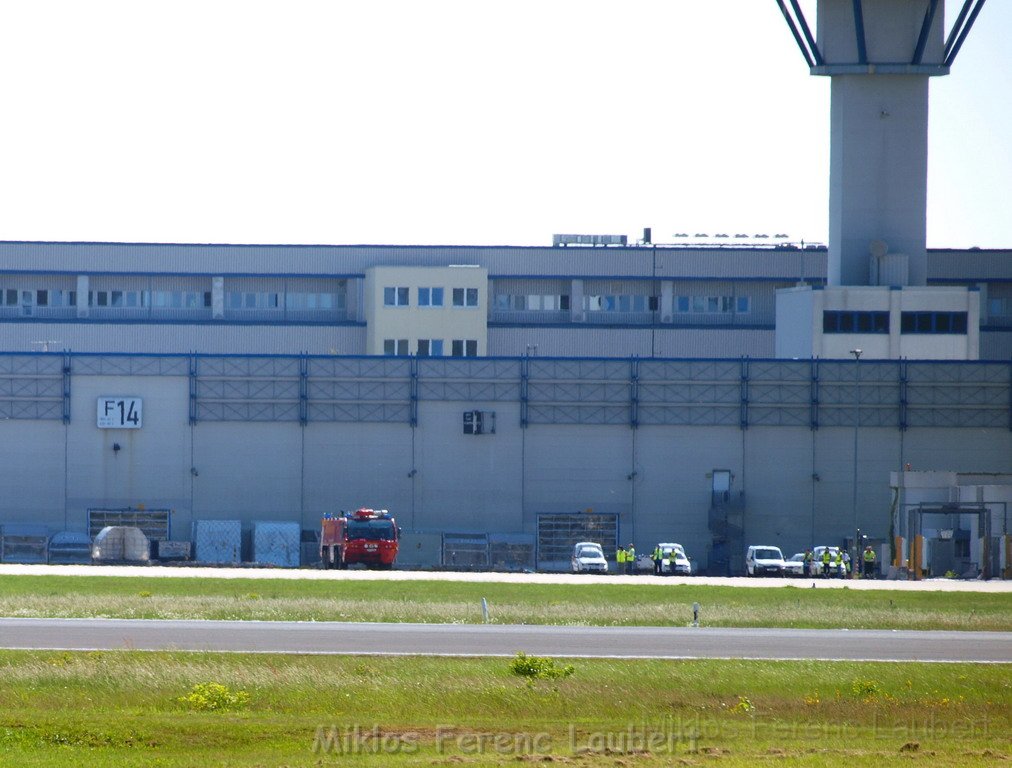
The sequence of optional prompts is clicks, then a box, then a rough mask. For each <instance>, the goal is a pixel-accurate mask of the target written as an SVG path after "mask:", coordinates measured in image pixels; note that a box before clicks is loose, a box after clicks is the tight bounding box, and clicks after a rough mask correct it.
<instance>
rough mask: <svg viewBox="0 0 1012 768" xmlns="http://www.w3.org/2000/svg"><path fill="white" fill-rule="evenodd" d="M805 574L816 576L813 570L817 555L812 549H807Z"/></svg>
mask: <svg viewBox="0 0 1012 768" xmlns="http://www.w3.org/2000/svg"><path fill="white" fill-rule="evenodd" d="M804 568H805V576H814V575H815V574H814V573H813V570H814V568H815V555H813V554H812V550H810V549H806V550H805V566H804Z"/></svg>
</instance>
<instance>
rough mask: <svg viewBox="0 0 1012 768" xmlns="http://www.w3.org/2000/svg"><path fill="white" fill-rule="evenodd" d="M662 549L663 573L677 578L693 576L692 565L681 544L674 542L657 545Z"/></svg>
mask: <svg viewBox="0 0 1012 768" xmlns="http://www.w3.org/2000/svg"><path fill="white" fill-rule="evenodd" d="M657 546H658V547H660V549H661V557H662V560H661V573H663V574H667V575H675V576H691V575H692V563H690V562H689V558H688V556H687V555H686V554H685V550H684V549H683V548H682V545H681V544H674V543H672V542H661V543H660V544H658V545H657Z"/></svg>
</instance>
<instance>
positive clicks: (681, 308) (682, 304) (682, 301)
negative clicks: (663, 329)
mask: <svg viewBox="0 0 1012 768" xmlns="http://www.w3.org/2000/svg"><path fill="white" fill-rule="evenodd" d="M675 311H676V312H688V311H689V297H688V296H678V297H677V300H676V301H675Z"/></svg>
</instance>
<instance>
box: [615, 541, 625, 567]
mask: <svg viewBox="0 0 1012 768" xmlns="http://www.w3.org/2000/svg"><path fill="white" fill-rule="evenodd" d="M615 572H616V573H624V572H625V550H624V549H622V547H621V546H619V548H618V550H616V552H615Z"/></svg>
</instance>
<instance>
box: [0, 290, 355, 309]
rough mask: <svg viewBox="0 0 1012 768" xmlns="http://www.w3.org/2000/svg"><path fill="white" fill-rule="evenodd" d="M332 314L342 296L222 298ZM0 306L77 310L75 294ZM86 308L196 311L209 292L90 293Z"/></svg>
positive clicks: (0, 297) (0, 295)
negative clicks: (324, 311)
mask: <svg viewBox="0 0 1012 768" xmlns="http://www.w3.org/2000/svg"><path fill="white" fill-rule="evenodd" d="M282 303H283V304H284V307H285V308H286V309H299V310H334V309H338V310H341V309H344V308H345V296H344V294H342V293H312V292H307V293H285V294H280V293H275V292H253V291H233V292H229V293H226V294H225V306H226V307H227V308H229V309H280V308H281V306H282ZM0 306H8V307H18V306H20V307H76V306H77V291H61V290H50V289H41V290H31V291H29V290H16V289H13V288H7V289H4V290H2V291H0ZM88 306H89V307H114V308H121V307H122V308H127V309H145V308H147V307H155V308H158V309H199V308H208V307H210V306H211V292H210V291H89V292H88Z"/></svg>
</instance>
